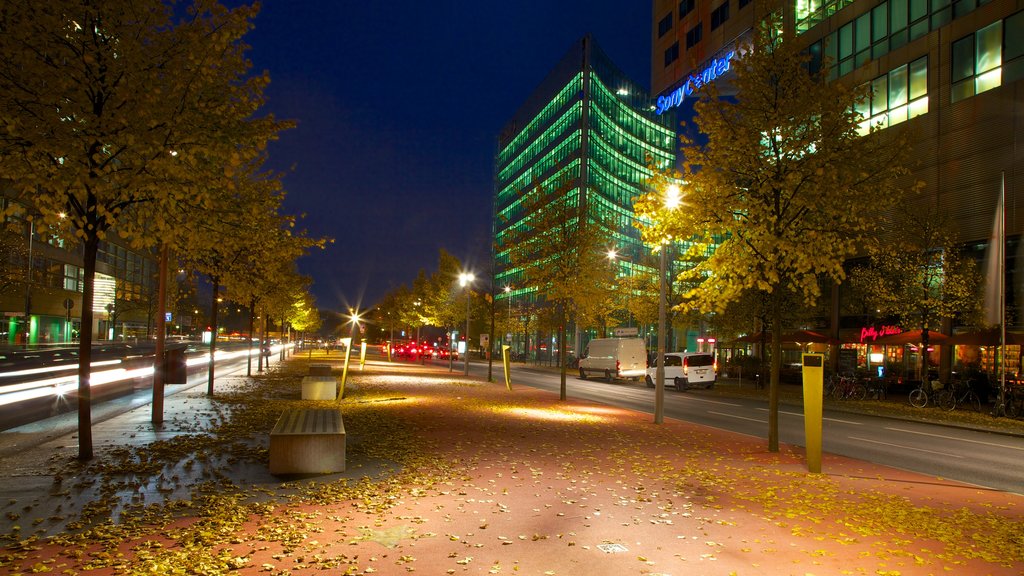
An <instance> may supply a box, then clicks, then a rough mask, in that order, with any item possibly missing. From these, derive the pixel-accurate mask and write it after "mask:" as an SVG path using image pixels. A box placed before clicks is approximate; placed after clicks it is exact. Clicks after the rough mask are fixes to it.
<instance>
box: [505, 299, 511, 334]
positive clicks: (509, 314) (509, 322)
mask: <svg viewBox="0 0 1024 576" xmlns="http://www.w3.org/2000/svg"><path fill="white" fill-rule="evenodd" d="M505 298H506V299H507V300H508V334H512V287H511V286H505ZM511 345H512V341H511V340H509V346H511Z"/></svg>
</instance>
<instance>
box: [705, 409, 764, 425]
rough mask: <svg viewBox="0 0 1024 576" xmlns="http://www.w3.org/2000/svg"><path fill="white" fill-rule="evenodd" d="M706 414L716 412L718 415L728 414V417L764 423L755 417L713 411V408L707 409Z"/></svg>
mask: <svg viewBox="0 0 1024 576" xmlns="http://www.w3.org/2000/svg"><path fill="white" fill-rule="evenodd" d="M708 414H716V415H718V416H728V417H729V418H739V419H740V420H750V421H751V422H759V423H761V424H765V421H764V420H759V419H757V418H747V417H746V416H737V415H735V414H726V413H725V412H715V411H713V410H708Z"/></svg>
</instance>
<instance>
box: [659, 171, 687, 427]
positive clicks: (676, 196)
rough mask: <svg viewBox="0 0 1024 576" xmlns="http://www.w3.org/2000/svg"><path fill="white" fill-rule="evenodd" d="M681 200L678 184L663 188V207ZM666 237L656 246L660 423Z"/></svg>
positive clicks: (672, 206) (662, 409) (672, 207)
mask: <svg viewBox="0 0 1024 576" xmlns="http://www.w3.org/2000/svg"><path fill="white" fill-rule="evenodd" d="M681 201H682V191H681V190H680V189H679V186H678V185H676V184H672V185H671V186H669V187H668V189H666V190H665V198H664V203H665V208H666V209H668V210H675V209H676V208H678V207H679V204H680V202H681ZM667 249H668V239H663V240H662V241H661V245H660V246H659V247H658V251H659V252H660V253H659V255H658V263H659V266H658V369H657V370H656V371H655V379H656V380H655V386H654V423H655V424H661V423H662V422H664V421H665V308H666V307H667V306H666V302H665V300H666V298H667V292H668V283H667V282H666V280H665V274H666V272H665V269H666V268H667V267H668V266H667V260H668V258H667V256H666V251H667Z"/></svg>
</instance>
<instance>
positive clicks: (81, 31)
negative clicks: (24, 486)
mask: <svg viewBox="0 0 1024 576" xmlns="http://www.w3.org/2000/svg"><path fill="white" fill-rule="evenodd" d="M173 8H174V7H173V5H171V4H169V3H166V2H162V1H160V0H111V1H110V2H99V3H81V2H68V1H62V0H55V1H53V2H42V3H38V2H15V3H11V4H9V5H6V6H5V7H4V10H2V11H0V52H2V53H3V54H4V58H3V59H2V60H0V115H2V117H3V120H4V125H5V130H4V131H3V133H2V134H0V169H2V171H3V173H4V174H5V176H6V177H8V178H10V179H11V181H12V182H13V185H14V188H15V193H16V194H17V195H18V196H19V197H21V198H28V199H29V200H30V202H29V203H30V204H31V205H32V206H33V207H34V210H35V212H36V215H35V218H36V221H37V222H38V223H39V225H40V227H41V228H51V229H53V230H56V231H58V232H60V233H62V234H63V235H64V236H65V239H67V240H69V241H75V242H78V243H80V244H81V245H82V246H83V255H84V290H83V295H82V299H83V303H82V326H83V330H82V337H81V340H80V368H79V389H78V406H79V434H80V435H79V457H80V458H82V459H88V458H91V456H92V450H93V449H92V434H91V422H90V419H91V416H90V396H91V393H90V388H89V386H90V369H89V365H90V357H91V355H90V349H91V344H92V341H91V340H92V339H91V329H90V327H91V325H92V321H93V312H92V308H93V280H94V276H95V269H96V254H97V250H98V248H99V243H100V242H101V241H103V240H105V239H106V238H107V236H108V233H109V232H110V231H111V230H116V231H117V234H118V235H119V236H121V237H122V238H124V239H126V240H127V241H128V242H129V243H130V244H131V245H132V246H133V247H134V248H143V247H145V246H147V245H152V243H154V242H155V241H156V238H155V237H154V235H153V230H154V229H158V230H160V231H162V232H166V233H167V235H168V236H170V235H173V227H172V226H170V225H167V226H163V225H161V222H164V221H165V220H166V219H167V215H170V214H174V213H176V211H177V210H178V207H179V205H180V204H181V203H183V202H185V201H187V200H189V199H191V200H192V201H198V202H202V201H203V200H204V198H205V197H206V195H207V194H208V192H207V191H206V189H204V188H202V187H200V186H182V185H180V184H179V183H181V182H187V181H199V180H202V179H203V178H204V177H205V176H206V175H207V174H209V173H210V171H209V170H198V169H196V167H197V165H200V164H201V165H202V166H204V167H215V168H216V169H218V170H219V171H221V172H223V171H225V170H229V169H230V167H231V166H233V165H235V164H236V163H237V162H238V161H239V160H240V158H242V157H244V155H245V154H247V153H248V151H249V150H252V149H257V150H258V149H261V148H262V143H264V142H265V141H266V140H267V139H268V138H269V137H271V136H272V135H273V134H274V133H275V132H276V130H277V129H278V128H279V126H278V125H277V124H276V123H275V121H274V120H273V119H272V118H270V117H265V118H262V119H256V118H254V117H253V113H254V112H255V110H256V109H257V108H258V107H259V106H260V105H261V104H262V90H263V87H264V86H265V85H266V82H267V78H266V77H265V76H249V74H248V72H249V63H248V61H247V60H246V58H245V55H244V53H245V49H246V48H247V47H246V46H245V45H244V44H243V43H242V42H241V38H242V36H243V35H244V34H245V33H246V32H247V31H248V30H249V28H250V27H251V23H250V22H251V19H252V18H253V17H254V16H255V14H256V8H254V7H250V6H241V7H238V8H235V9H232V10H229V9H227V8H225V7H223V6H221V5H220V4H217V3H216V2H205V1H197V2H196V3H194V4H192V5H191V6H190V7H189V8H188V10H187V14H185V15H184V16H182V17H180V18H179V17H178V16H176V15H175V12H174V10H173ZM195 195H199V196H198V197H195ZM61 215H66V219H65V220H61V218H60V217H61Z"/></svg>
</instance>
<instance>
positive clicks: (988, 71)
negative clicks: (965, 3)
mask: <svg viewBox="0 0 1024 576" xmlns="http://www.w3.org/2000/svg"><path fill="white" fill-rule="evenodd" d="M1002 63H1003V21H1002V20H1000V21H998V22H994V23H992V24H991V25H989V26H986V27H984V28H982V29H981V30H978V31H977V32H975V33H974V34H970V35H968V36H965V37H963V38H961V39H959V40H957V41H956V42H954V43H953V47H952V64H951V73H952V77H951V82H952V94H951V96H950V101H952V102H957V101H959V100H963V99H964V98H970V97H971V96H974V95H975V94H981V93H982V92H985V91H987V90H991V89H993V88H998V87H999V86H1001V85H1002Z"/></svg>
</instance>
